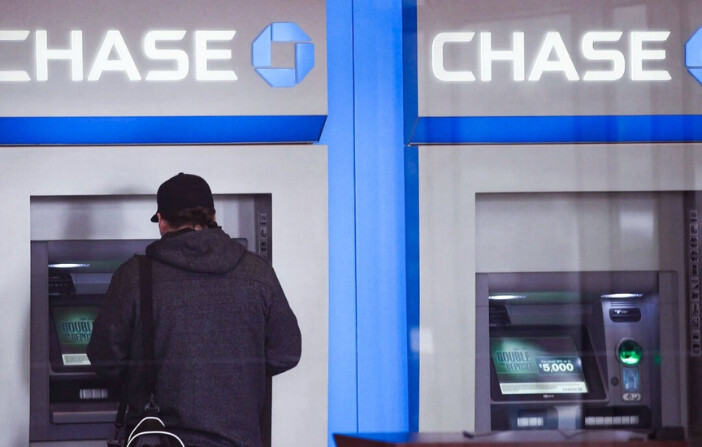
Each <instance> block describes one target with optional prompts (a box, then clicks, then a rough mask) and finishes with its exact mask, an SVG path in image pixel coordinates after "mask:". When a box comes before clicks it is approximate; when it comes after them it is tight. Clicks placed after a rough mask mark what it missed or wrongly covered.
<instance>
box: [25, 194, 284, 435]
mask: <svg viewBox="0 0 702 447" xmlns="http://www.w3.org/2000/svg"><path fill="white" fill-rule="evenodd" d="M215 200H216V204H217V215H218V217H223V219H222V220H220V221H224V220H226V223H224V224H223V227H224V229H225V231H227V232H228V233H229V234H230V235H231V236H235V235H236V236H237V237H236V240H237V241H238V242H239V243H241V244H242V245H244V246H245V247H247V248H248V249H249V250H251V251H253V252H255V253H257V254H258V255H259V256H261V257H263V258H265V259H268V260H269V261H270V259H271V255H272V244H271V237H272V230H271V196H270V195H268V194H256V195H242V196H237V197H234V196H231V198H228V199H224V198H220V199H217V198H215ZM153 231H154V232H157V229H156V227H155V226H154V227H153ZM151 242H152V241H151V240H141V239H133V240H125V239H109V240H105V239H102V240H90V239H89V238H86V239H83V240H33V241H32V244H31V250H32V252H31V253H32V256H31V260H32V289H31V299H32V306H31V349H30V358H31V371H30V426H29V440H30V442H32V443H41V445H47V446H48V445H51V444H53V443H58V445H66V444H65V443H63V442H65V441H73V442H76V441H89V440H95V441H94V443H93V442H90V443H89V445H101V446H102V445H104V442H105V440H106V439H108V438H109V439H111V437H112V436H113V435H114V423H115V417H116V414H117V407H118V404H119V401H120V388H119V386H118V385H117V384H115V383H113V382H110V381H107V380H105V379H103V378H101V377H99V376H98V375H97V374H96V373H95V372H94V371H93V369H92V367H91V365H90V361H89V359H88V356H87V355H86V347H87V345H88V342H89V340H90V336H91V333H92V324H93V320H94V319H95V317H96V316H97V313H98V311H99V310H100V306H101V304H102V299H103V296H104V294H105V292H106V291H107V287H108V286H109V283H110V280H111V278H112V274H113V273H114V271H115V270H116V269H117V268H118V267H119V266H120V265H121V264H122V263H123V262H125V261H126V260H128V259H129V258H130V257H131V256H133V255H134V254H138V253H141V254H143V253H144V249H145V248H146V246H147V245H148V244H149V243H151ZM267 394H268V395H267V405H266V408H265V409H264V414H263V415H262V420H261V427H262V433H263V436H264V445H268V446H269V445H270V427H271V419H270V418H271V380H270V378H269V380H268V390H267ZM98 440H99V441H98ZM81 445H88V444H85V443H83V444H81Z"/></svg>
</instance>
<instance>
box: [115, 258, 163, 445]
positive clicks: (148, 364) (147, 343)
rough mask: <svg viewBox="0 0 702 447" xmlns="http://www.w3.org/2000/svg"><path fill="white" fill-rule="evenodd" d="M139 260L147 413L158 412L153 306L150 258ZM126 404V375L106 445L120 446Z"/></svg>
mask: <svg viewBox="0 0 702 447" xmlns="http://www.w3.org/2000/svg"><path fill="white" fill-rule="evenodd" d="M137 260H138V261H139V298H140V299H139V302H140V309H139V310H140V313H141V331H142V346H143V347H142V349H143V351H144V360H143V361H144V366H145V371H146V373H145V375H146V390H147V392H148V393H149V403H148V404H147V405H146V412H147V413H151V414H153V413H156V414H157V413H158V406H157V405H156V403H155V402H154V393H155V391H156V366H155V363H154V359H155V348H154V326H153V321H154V308H153V300H152V296H151V294H152V287H151V260H150V259H149V257H148V256H143V255H137ZM127 406H128V392H127V379H126V375H125V377H124V380H123V384H122V396H121V398H120V402H119V408H118V409H117V417H116V419H115V438H114V440H112V441H107V445H108V447H112V446H115V447H116V446H122V445H123V443H122V441H121V440H119V434H120V432H121V431H122V427H124V425H125V424H126V418H127Z"/></svg>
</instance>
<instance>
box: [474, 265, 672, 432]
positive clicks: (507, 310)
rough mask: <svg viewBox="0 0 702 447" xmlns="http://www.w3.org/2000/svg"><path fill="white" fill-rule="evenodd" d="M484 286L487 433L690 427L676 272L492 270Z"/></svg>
mask: <svg viewBox="0 0 702 447" xmlns="http://www.w3.org/2000/svg"><path fill="white" fill-rule="evenodd" d="M476 284H477V309H478V313H477V315H478V317H477V318H478V333H479V334H484V333H488V334H489V337H478V338H477V361H476V365H477V366H476V367H477V371H476V430H477V431H498V430H545V429H554V430H580V429H609V430H640V431H646V432H653V431H655V430H657V429H660V428H661V427H663V426H681V425H682V423H681V421H680V414H681V411H680V408H679V403H680V387H679V377H680V374H679V373H680V366H679V358H678V357H677V356H676V354H675V353H676V352H678V349H677V347H678V333H677V331H678V327H679V325H678V324H677V318H678V317H677V306H676V304H675V303H676V297H677V295H676V290H677V276H676V274H674V273H671V272H570V273H561V272H559V273H485V274H478V275H477V283H476ZM661 328H665V330H661ZM487 409H489V410H488V411H486V410H487Z"/></svg>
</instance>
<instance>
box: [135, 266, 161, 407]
mask: <svg viewBox="0 0 702 447" xmlns="http://www.w3.org/2000/svg"><path fill="white" fill-rule="evenodd" d="M138 259H139V293H140V295H141V300H140V301H141V339H142V343H143V348H142V349H143V350H144V367H145V376H146V377H145V379H146V384H145V385H146V391H147V393H149V403H148V404H147V405H146V411H147V413H149V412H150V411H153V410H156V413H158V406H157V405H156V403H155V402H154V394H155V393H156V362H155V359H156V348H155V347H154V305H153V299H152V295H151V294H152V289H153V288H152V287H151V260H150V259H149V258H148V257H147V256H139V257H138Z"/></svg>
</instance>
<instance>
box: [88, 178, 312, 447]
mask: <svg viewBox="0 0 702 447" xmlns="http://www.w3.org/2000/svg"><path fill="white" fill-rule="evenodd" d="M157 205H158V209H157V212H156V214H155V215H154V216H153V217H152V219H151V220H152V221H153V222H157V223H158V225H159V230H160V233H161V235H162V237H161V239H160V240H158V241H156V242H154V243H152V244H151V245H149V246H148V247H147V249H146V255H147V256H148V257H149V258H151V261H152V262H151V264H152V278H153V279H152V289H153V308H154V312H153V314H154V339H155V358H156V363H157V380H156V401H157V402H158V404H159V405H160V413H159V414H160V416H161V418H162V419H163V421H164V423H165V424H166V426H167V427H168V429H169V430H170V431H172V432H174V433H175V434H177V435H178V436H179V437H180V438H181V439H182V440H183V442H184V443H185V444H186V445H187V446H197V447H215V446H252V447H260V446H261V445H262V433H261V429H260V417H261V411H262V409H263V405H264V399H265V395H266V378H267V376H271V375H275V374H279V373H282V372H284V371H287V370H289V369H290V368H293V367H294V366H295V365H296V364H297V363H298V361H299V359H300V353H301V335H300V329H299V327H298V324H297V319H296V317H295V314H294V313H293V311H292V310H291V308H290V306H289V304H288V301H287V299H286V297H285V294H284V293H283V290H282V288H281V286H280V283H279V282H278V279H277V277H276V274H275V272H274V271H273V268H272V267H271V266H270V265H269V264H268V262H266V261H265V260H263V259H262V258H260V257H258V256H257V255H255V254H253V253H251V252H248V251H247V250H246V249H245V248H244V247H243V246H242V245H240V244H239V243H238V242H236V241H235V240H233V239H231V238H230V237H229V235H227V234H226V233H225V232H224V231H223V230H222V228H221V227H219V226H217V224H216V216H215V209H214V201H213V197H212V192H211V190H210V187H209V185H208V184H207V182H206V181H205V180H204V179H203V178H201V177H199V176H196V175H191V174H183V173H180V174H178V175H176V176H174V177H172V178H171V179H169V180H167V181H166V182H164V183H163V184H162V185H161V186H160V187H159V189H158V193H157ZM138 271H139V270H138V260H137V259H136V258H135V257H133V258H132V259H130V260H129V261H127V262H126V263H125V264H123V265H122V266H121V267H120V268H119V269H118V270H117V271H116V272H115V274H114V276H113V278H112V282H111V284H110V287H109V289H108V291H107V294H106V295H105V300H104V304H103V307H102V309H101V310H100V313H99V314H98V316H97V318H96V319H95V322H94V326H93V332H92V338H91V340H90V344H89V345H88V349H87V352H88V356H89V358H90V361H91V363H92V365H93V366H94V367H95V368H96V370H97V371H98V372H99V373H100V374H104V375H107V376H109V377H112V378H115V379H119V380H123V381H126V389H127V393H128V402H129V408H130V412H129V420H138V418H139V416H140V412H141V411H143V409H144V407H145V405H146V404H147V403H148V401H149V396H147V395H146V392H145V390H144V370H143V362H141V361H140V360H141V355H142V349H141V343H142V341H141V333H140V331H141V323H140V316H139V311H138V309H139V279H138Z"/></svg>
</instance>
